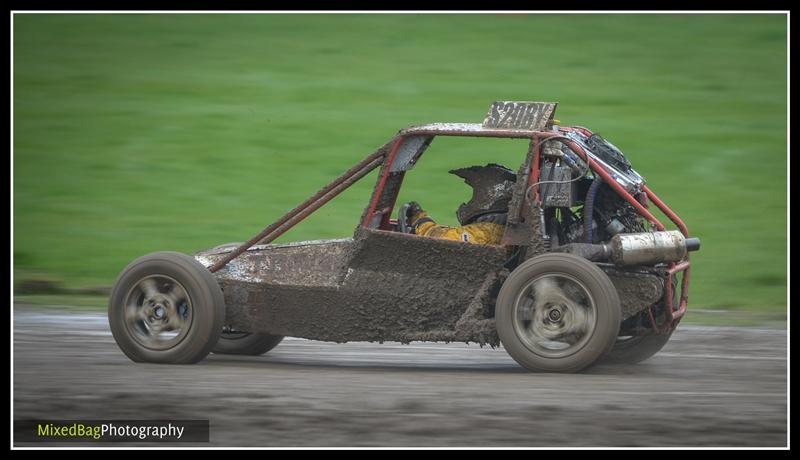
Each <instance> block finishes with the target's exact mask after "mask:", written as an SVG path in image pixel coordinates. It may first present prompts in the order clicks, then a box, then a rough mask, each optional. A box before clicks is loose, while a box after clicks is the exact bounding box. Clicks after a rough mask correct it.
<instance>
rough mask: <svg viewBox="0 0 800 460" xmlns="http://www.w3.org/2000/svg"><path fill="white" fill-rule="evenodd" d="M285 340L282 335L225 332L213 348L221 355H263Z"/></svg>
mask: <svg viewBox="0 0 800 460" xmlns="http://www.w3.org/2000/svg"><path fill="white" fill-rule="evenodd" d="M281 340H283V336H282V335H270V334H255V333H249V332H233V331H231V332H223V333H222V336H221V337H220V339H219V342H217V345H216V346H215V347H214V349H213V350H212V351H213V352H214V353H217V354H221V355H263V354H264V353H266V352H268V351H270V350H272V349H273V348H275V347H276V346H278V344H279V343H281Z"/></svg>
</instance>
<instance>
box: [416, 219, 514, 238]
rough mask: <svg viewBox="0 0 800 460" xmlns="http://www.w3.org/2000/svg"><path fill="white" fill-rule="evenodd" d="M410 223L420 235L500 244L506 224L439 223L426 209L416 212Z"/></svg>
mask: <svg viewBox="0 0 800 460" xmlns="http://www.w3.org/2000/svg"><path fill="white" fill-rule="evenodd" d="M409 223H410V224H411V226H412V227H414V233H415V234H417V235H420V236H429V237H432V238H443V239H445V240H455V241H463V242H465V243H474V244H500V240H501V239H502V238H503V230H504V229H505V226H504V225H500V224H495V223H492V222H478V223H475V224H468V225H463V226H461V227H448V226H446V225H437V224H436V222H434V220H433V219H431V218H430V217H429V216H428V213H427V212H425V211H421V212H418V213H417V214H415V215H414V216H413V217H412V218H411V221H410V222H409Z"/></svg>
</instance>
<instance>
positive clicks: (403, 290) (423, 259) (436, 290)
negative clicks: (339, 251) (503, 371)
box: [342, 229, 508, 342]
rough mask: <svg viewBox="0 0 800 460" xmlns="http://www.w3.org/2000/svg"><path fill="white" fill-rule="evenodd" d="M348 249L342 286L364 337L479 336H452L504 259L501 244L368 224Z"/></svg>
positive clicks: (463, 337)
mask: <svg viewBox="0 0 800 460" xmlns="http://www.w3.org/2000/svg"><path fill="white" fill-rule="evenodd" d="M351 251H352V255H351V258H350V259H349V262H348V268H347V273H346V274H345V277H344V279H343V282H342V289H343V290H345V291H346V292H348V293H349V295H351V296H352V298H351V299H352V300H351V302H350V304H349V305H350V308H352V312H353V314H352V317H351V318H352V321H358V322H359V323H360V324H362V325H363V326H361V327H360V328H359V329H362V330H363V331H364V335H362V339H363V340H372V339H374V338H376V337H383V339H382V340H399V341H403V342H406V341H411V340H475V341H478V340H477V339H475V338H474V337H468V334H457V333H456V329H457V328H456V324H457V323H458V322H459V320H461V319H462V318H463V317H465V314H467V315H468V310H469V308H470V306H471V305H473V304H475V302H479V301H480V299H484V298H485V297H486V296H485V291H486V290H488V289H491V287H492V283H491V282H490V281H491V280H495V279H496V278H497V273H498V272H499V270H500V269H501V268H502V265H503V263H505V261H506V260H507V258H508V256H507V254H506V250H505V249H504V248H501V247H499V246H486V245H476V244H468V243H462V242H458V241H448V240H442V239H436V238H426V237H419V236H415V235H406V234H401V233H394V232H385V231H379V230H368V229H360V230H359V231H358V232H357V235H356V238H355V243H354V245H353V247H352V248H351ZM487 280H489V281H487ZM482 307H483V305H479V306H476V308H480V311H481V312H482V311H483V309H482ZM459 329H460V328H459Z"/></svg>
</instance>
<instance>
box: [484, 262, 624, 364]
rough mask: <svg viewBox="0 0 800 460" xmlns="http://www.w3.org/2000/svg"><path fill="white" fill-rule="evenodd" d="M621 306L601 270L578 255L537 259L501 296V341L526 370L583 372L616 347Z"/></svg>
mask: <svg viewBox="0 0 800 460" xmlns="http://www.w3.org/2000/svg"><path fill="white" fill-rule="evenodd" d="M619 305H620V301H619V296H618V294H617V291H616V289H615V288H614V285H613V284H612V283H611V280H610V279H609V278H608V275H606V274H605V273H604V272H603V271H602V270H601V269H600V268H598V267H597V266H596V265H594V264H593V263H591V262H589V261H588V260H586V259H584V258H581V257H578V256H575V255H572V254H561V253H550V254H543V255H540V256H536V257H534V258H532V259H530V260H527V261H526V262H524V263H522V264H521V265H520V266H519V267H517V268H516V269H515V270H514V271H513V272H512V273H511V275H509V277H508V278H507V279H506V281H505V282H504V283H503V286H502V287H501V288H500V293H499V294H498V297H497V305H496V308H495V319H496V324H497V332H498V335H499V336H500V341H501V342H502V343H503V346H504V347H505V349H506V351H507V352H508V354H509V355H511V357H512V358H514V360H516V361H517V362H518V363H519V364H521V365H522V366H523V367H525V368H527V369H529V370H532V371H542V372H577V371H580V370H581V369H584V368H586V367H588V366H590V365H592V364H593V363H594V362H595V361H597V359H598V358H600V357H601V356H602V355H603V354H605V353H606V352H607V351H608V350H610V349H611V347H612V346H613V344H614V342H615V340H616V338H617V333H618V331H619V324H620V308H619Z"/></svg>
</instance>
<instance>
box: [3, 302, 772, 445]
mask: <svg viewBox="0 0 800 460" xmlns="http://www.w3.org/2000/svg"><path fill="white" fill-rule="evenodd" d="M47 312H49V313H46V312H45V310H43V309H32V308H25V307H17V311H16V312H15V314H14V418H15V419H29V418H40V419H41V418H47V419H99V418H103V419H210V426H211V442H210V445H213V446H554V447H560V446H785V445H786V442H787V441H786V423H787V419H786V408H787V398H786V388H787V382H786V366H787V361H786V356H787V351H786V350H787V334H786V330H785V329H767V328H735V327H700V326H689V325H682V326H680V327H679V328H678V330H677V331H676V332H675V334H674V335H673V337H672V339H671V340H670V342H669V343H668V344H667V346H666V347H665V348H664V350H663V351H662V352H661V353H659V354H658V355H656V356H655V357H653V358H651V359H650V360H648V361H646V362H644V363H642V364H638V365H633V366H595V367H593V368H591V369H590V370H588V371H585V372H583V373H581V374H572V375H568V374H534V373H530V372H527V371H525V370H524V369H522V368H521V367H520V366H518V365H517V364H516V363H515V362H514V361H513V360H512V359H511V358H510V357H509V356H508V355H507V354H506V353H505V351H504V350H502V349H494V350H493V349H491V348H480V347H479V346H477V345H465V344H461V343H450V344H444V343H412V344H411V345H401V344H398V343H385V344H376V343H348V344H334V343H326V342H314V341H308V340H301V339H293V338H287V339H285V340H284V341H283V342H282V343H281V344H280V345H278V347H277V348H275V349H274V350H272V351H271V352H269V353H267V354H266V355H264V356H258V357H241V356H223V355H213V354H212V355H210V356H209V358H208V359H206V360H204V361H202V362H200V363H199V364H196V365H188V366H168V365H156V364H136V363H133V362H131V361H129V360H128V359H127V358H126V357H125V356H124V355H123V354H122V352H121V351H119V349H118V348H117V346H116V344H115V342H114V340H113V338H112V337H111V333H110V332H109V330H108V323H107V320H106V317H105V315H102V314H87V313H69V312H66V311H58V310H47ZM17 445H22V444H17ZM40 445H41V444H40ZM48 445H50V446H54V445H58V444H53V443H48ZM67 445H75V444H67ZM162 445H163V444H162ZM173 445H176V444H173ZM177 445H183V446H186V445H187V444H186V443H180V444H177ZM201 445H209V444H201ZM104 446H109V445H108V444H104Z"/></svg>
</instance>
